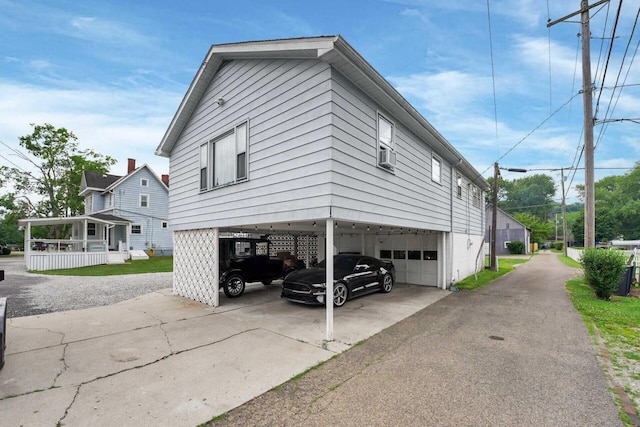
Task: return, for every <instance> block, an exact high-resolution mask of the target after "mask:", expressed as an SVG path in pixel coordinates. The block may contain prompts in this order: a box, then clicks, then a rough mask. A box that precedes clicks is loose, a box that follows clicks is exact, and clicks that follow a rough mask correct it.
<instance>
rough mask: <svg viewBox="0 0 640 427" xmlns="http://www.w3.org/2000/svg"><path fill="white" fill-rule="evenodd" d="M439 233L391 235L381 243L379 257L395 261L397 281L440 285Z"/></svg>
mask: <svg viewBox="0 0 640 427" xmlns="http://www.w3.org/2000/svg"><path fill="white" fill-rule="evenodd" d="M437 249H438V235H437V234H427V235H418V236H415V235H401V236H389V237H388V238H387V239H385V240H384V241H383V242H381V244H380V254H379V257H380V258H381V259H384V260H389V261H393V265H394V266H395V267H396V281H397V282H400V283H410V284H415V285H427V286H437V285H438V251H437Z"/></svg>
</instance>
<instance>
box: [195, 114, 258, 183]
mask: <svg viewBox="0 0 640 427" xmlns="http://www.w3.org/2000/svg"><path fill="white" fill-rule="evenodd" d="M248 128H249V124H248V122H243V123H241V124H239V125H237V126H234V127H233V129H231V130H229V131H227V132H225V133H223V134H222V135H220V136H217V137H215V138H214V139H212V140H211V141H209V142H207V143H206V144H202V145H201V146H200V190H201V191H204V190H207V189H210V188H215V187H219V186H222V185H228V184H234V183H236V182H240V181H244V180H246V179H247V178H248V156H247V151H248V146H249V131H248V130H249V129H248Z"/></svg>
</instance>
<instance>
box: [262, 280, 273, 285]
mask: <svg viewBox="0 0 640 427" xmlns="http://www.w3.org/2000/svg"><path fill="white" fill-rule="evenodd" d="M271 282H273V280H263V281H262V284H263V285H265V286H269V285H270V284H271Z"/></svg>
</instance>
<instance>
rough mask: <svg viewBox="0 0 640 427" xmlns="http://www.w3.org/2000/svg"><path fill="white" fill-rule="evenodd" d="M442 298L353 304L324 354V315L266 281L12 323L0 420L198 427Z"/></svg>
mask: <svg viewBox="0 0 640 427" xmlns="http://www.w3.org/2000/svg"><path fill="white" fill-rule="evenodd" d="M447 295H448V292H446V291H441V290H437V289H433V288H423V287H416V286H397V287H396V288H395V289H394V291H393V292H392V293H391V294H375V295H371V296H368V297H367V298H362V299H359V300H354V301H352V302H350V303H349V304H348V305H346V306H345V307H343V308H342V309H341V310H340V311H339V313H336V320H335V324H336V341H334V342H331V343H329V344H328V345H326V344H325V343H324V342H323V338H324V326H325V324H324V321H325V312H324V310H323V309H318V308H316V307H305V306H299V305H296V304H291V303H287V302H285V301H282V300H281V299H280V297H279V296H280V289H279V287H278V286H269V287H264V286H263V285H261V284H252V285H249V286H248V287H247V291H246V293H245V294H244V295H243V297H242V298H237V299H233V300H227V299H225V298H224V296H221V301H222V305H221V306H220V307H217V308H213V307H209V306H206V305H204V304H200V303H197V302H194V301H191V300H188V299H185V298H182V297H178V296H174V295H172V294H171V290H169V289H165V290H161V291H156V292H152V293H149V294H146V295H143V296H140V297H137V298H134V299H130V300H127V301H123V302H119V303H117V304H113V305H108V306H101V307H95V308H89V309H82V310H73V311H62V312H56V313H49V314H40V315H35V316H28V317H17V318H10V319H8V320H7V349H6V353H5V359H6V364H5V366H4V368H2V369H1V370H0V414H2V419H3V420H11V425H20V426H55V425H57V424H58V423H60V424H62V425H65V426H86V425H92V426H101V425H104V426H113V425H153V426H164V425H166V426H175V425H193V426H195V425H198V424H201V423H203V422H206V421H208V420H210V419H211V418H212V417H214V416H216V415H219V414H222V413H224V412H226V411H228V410H230V409H232V408H234V407H236V406H238V405H241V404H242V403H244V402H246V401H248V400H250V399H252V398H254V397H255V396H258V395H260V394H262V393H264V392H265V391H267V390H269V389H271V388H273V387H274V386H276V385H278V384H281V383H283V382H285V381H287V380H288V379H289V378H291V377H292V376H294V375H296V374H298V373H300V372H303V371H305V370H306V369H308V368H310V367H312V366H314V365H316V364H317V363H319V362H321V361H325V360H327V359H329V358H331V357H332V356H334V355H335V354H336V353H339V352H342V351H344V350H346V349H348V348H349V347H350V346H352V345H353V344H355V343H357V342H359V341H361V340H363V339H365V338H368V337H370V336H372V335H374V334H375V333H377V332H378V331H380V330H381V329H384V328H385V327H388V326H390V325H392V324H394V323H396V322H397V321H399V320H401V319H403V318H405V317H407V316H409V315H411V314H413V313H415V312H416V311H418V310H420V309H421V308H423V307H425V306H426V305H429V304H431V303H432V302H434V301H437V300H438V299H440V298H443V297H444V296H447ZM389 302H391V304H389ZM394 302H395V304H394ZM356 317H357V318H358V321H356V322H355V323H354V322H353V320H352V319H354V318H356Z"/></svg>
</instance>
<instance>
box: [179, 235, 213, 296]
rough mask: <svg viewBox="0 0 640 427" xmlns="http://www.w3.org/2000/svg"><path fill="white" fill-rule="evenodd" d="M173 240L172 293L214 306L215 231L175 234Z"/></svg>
mask: <svg viewBox="0 0 640 427" xmlns="http://www.w3.org/2000/svg"><path fill="white" fill-rule="evenodd" d="M173 238H174V251H173V293H175V294H177V295H180V296H183V297H185V298H189V299H192V300H195V301H199V302H202V303H204V304H208V305H214V304H215V299H214V296H215V292H216V290H215V286H214V280H213V274H214V268H217V266H216V260H215V259H214V256H213V253H214V234H213V229H199V230H186V231H176V232H174V235H173Z"/></svg>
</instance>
